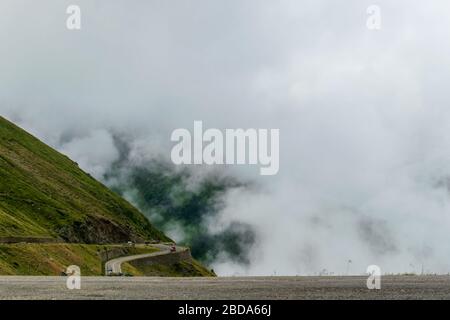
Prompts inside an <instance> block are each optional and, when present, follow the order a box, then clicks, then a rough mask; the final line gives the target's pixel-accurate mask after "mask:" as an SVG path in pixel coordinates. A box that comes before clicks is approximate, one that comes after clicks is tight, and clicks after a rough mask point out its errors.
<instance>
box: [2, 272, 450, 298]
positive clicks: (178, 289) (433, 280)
mask: <svg viewBox="0 0 450 320" xmlns="http://www.w3.org/2000/svg"><path fill="white" fill-rule="evenodd" d="M0 299H223V300H227V299H450V276H384V277H383V278H382V280H381V290H368V289H367V287H366V277H248V278H244V277H230V278H227V277H220V278H155V277H130V278H129V277H82V278H81V289H80V290H76V289H74V290H69V289H67V287H66V277H23V276H22V277H21V276H3V277H0Z"/></svg>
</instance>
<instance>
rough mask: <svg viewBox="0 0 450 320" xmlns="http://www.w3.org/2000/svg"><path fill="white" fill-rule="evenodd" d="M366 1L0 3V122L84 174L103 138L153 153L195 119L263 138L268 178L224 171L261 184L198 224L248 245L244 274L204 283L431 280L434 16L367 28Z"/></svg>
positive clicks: (439, 203)
mask: <svg viewBox="0 0 450 320" xmlns="http://www.w3.org/2000/svg"><path fill="white" fill-rule="evenodd" d="M70 4H77V5H79V6H80V7H81V12H82V29H81V30H79V31H69V30H67V29H66V18H67V16H68V15H67V14H66V13H65V11H66V8H67V6H68V5H70ZM344 4H345V5H344ZM372 4H373V3H372V2H371V1H362V0H348V1H333V0H314V1H306V0H292V1H289V0H281V1H269V0H227V1H210V0H195V1H194V0H192V1H189V0H183V1H181V0H180V1H177V0H172V1H166V0H158V1H156V0H155V1H154V0H150V1H138V0H133V1H118V0H114V1H106V0H94V1H92V0H90V1H75V0H72V1H61V0H53V1H49V0H40V1H33V0H28V1H24V0H2V1H1V2H0V114H2V115H4V116H6V117H7V118H9V119H11V120H13V121H15V122H17V123H18V124H20V125H22V126H23V127H25V128H26V129H28V130H30V131H31V132H32V133H34V134H36V135H37V136H38V137H40V138H41V139H43V140H44V141H45V142H47V143H49V144H50V145H52V146H54V147H56V148H58V149H59V150H61V151H63V152H64V153H66V154H68V155H69V156H71V157H72V158H74V159H75V160H76V161H78V162H79V163H80V165H81V166H82V167H83V168H84V169H85V170H87V171H89V172H91V173H92V174H94V175H95V176H97V177H99V178H101V176H102V174H103V173H104V172H105V170H107V169H108V168H109V166H110V164H111V163H112V162H113V161H114V160H116V159H117V157H118V152H117V150H116V149H115V147H114V144H113V142H112V136H111V132H120V133H123V134H126V135H127V136H131V137H132V139H133V141H134V142H135V145H136V146H139V153H140V156H142V157H144V158H152V157H155V156H160V155H162V156H163V157H169V155H170V147H171V142H170V133H171V132H172V130H174V129H176V128H182V127H184V128H189V129H191V128H192V126H193V121H194V120H203V122H204V126H205V127H214V128H222V129H224V128H239V127H243V128H279V129H280V138H281V141H280V143H281V149H280V163H281V164H280V171H279V174H278V175H277V176H270V177H260V176H259V175H258V173H259V171H258V168H256V167H243V168H227V169H226V170H228V171H227V172H228V174H230V175H234V176H238V177H241V178H245V179H248V180H252V181H254V182H255V183H256V184H258V185H259V186H260V188H257V191H256V190H242V191H240V192H232V193H229V194H228V195H227V199H226V201H227V206H226V207H225V209H224V210H223V212H222V213H221V218H220V219H219V220H217V221H211V222H209V223H210V224H211V226H210V228H211V229H212V230H214V228H220V227H221V226H223V225H226V224H227V223H228V222H229V221H231V220H232V219H238V220H240V221H243V222H246V223H250V224H251V225H253V226H254V227H255V228H256V230H257V231H258V234H259V239H260V240H259V243H258V245H257V247H256V248H255V249H254V250H253V252H252V257H251V258H252V263H251V265H250V266H247V267H243V266H239V265H233V264H231V263H230V262H229V261H227V259H226V257H224V258H223V259H222V260H218V261H217V262H216V264H215V266H214V267H215V270H216V271H218V272H219V273H220V274H272V273H274V272H276V273H277V274H300V273H303V274H311V273H315V272H319V271H321V270H323V269H327V270H328V271H329V272H335V273H344V272H346V269H347V263H348V260H349V259H351V260H352V264H351V266H350V272H352V273H364V272H365V271H366V267H367V266H368V265H369V264H377V265H379V266H380V267H381V269H382V271H383V272H411V271H416V272H420V269H421V265H422V264H424V268H425V269H426V270H429V271H433V272H445V273H447V272H450V256H449V255H448V253H449V250H450V233H449V231H448V230H449V228H450V204H449V197H448V193H449V192H448V189H447V186H448V181H449V180H448V179H449V178H450V91H449V89H448V84H449V83H450V59H449V57H450V41H449V39H450V19H449V18H450V3H449V2H448V1H445V0H442V1H439V0H435V1H429V2H426V1H419V0H414V1H411V0H408V1H406V0H404V1H400V0H397V1H392V0H379V1H377V3H376V4H377V5H379V6H380V8H381V18H382V24H381V30H378V31H373V30H369V29H367V27H366V20H367V17H368V16H367V14H366V9H367V7H368V6H369V5H372ZM199 170H201V169H199ZM419 266H420V267H419Z"/></svg>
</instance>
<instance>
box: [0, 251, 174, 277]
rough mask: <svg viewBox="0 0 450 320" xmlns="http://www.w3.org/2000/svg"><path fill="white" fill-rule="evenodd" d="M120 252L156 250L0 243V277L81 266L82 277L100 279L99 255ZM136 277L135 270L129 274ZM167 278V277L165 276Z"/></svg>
mask: <svg viewBox="0 0 450 320" xmlns="http://www.w3.org/2000/svg"><path fill="white" fill-rule="evenodd" d="M106 250H107V251H108V252H110V258H113V256H112V252H113V251H114V250H120V252H119V254H117V252H116V254H115V255H114V257H118V256H126V255H135V254H143V253H151V252H155V251H158V249H156V248H153V247H151V246H148V247H131V246H126V245H96V244H73V243H16V244H0V275H46V276H58V275H60V274H61V272H62V271H65V270H66V269H67V267H68V266H70V265H77V266H78V267H80V270H81V274H82V275H85V276H101V275H103V272H104V263H105V259H102V257H101V253H103V254H104V252H105V251H106ZM129 274H131V275H139V273H138V271H135V272H133V271H132V270H131V272H129ZM167 275H169V274H167Z"/></svg>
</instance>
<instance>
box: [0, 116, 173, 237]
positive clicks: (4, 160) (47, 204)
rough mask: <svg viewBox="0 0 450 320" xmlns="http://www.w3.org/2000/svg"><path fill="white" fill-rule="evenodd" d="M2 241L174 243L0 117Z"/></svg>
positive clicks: (63, 158)
mask: <svg viewBox="0 0 450 320" xmlns="http://www.w3.org/2000/svg"><path fill="white" fill-rule="evenodd" d="M2 237H4V238H10V237H34V238H56V239H59V240H61V241H64V242H72V243H97V244H99V243H118V242H124V241H128V240H132V241H143V240H150V239H156V240H163V241H167V240H170V239H168V238H167V237H166V236H165V235H164V234H163V233H161V232H160V231H158V230H157V229H155V228H154V227H153V226H152V225H151V224H150V222H149V221H148V219H147V218H146V217H144V216H143V215H142V214H141V213H140V212H139V211H138V210H137V209H135V208H134V207H133V206H132V205H130V204H129V203H128V202H127V201H125V200H124V199H123V198H121V197H120V196H119V195H117V194H116V193H114V192H112V191H110V190H109V189H108V188H106V187H105V186H104V185H102V184H101V183H100V182H98V181H96V180H95V179H93V178H92V177H91V176H90V175H88V174H87V173H85V172H83V171H82V170H81V169H80V168H79V167H78V165H77V164H76V163H75V162H73V161H72V160H70V159H69V158H68V157H66V156H64V155H63V154H61V153H59V152H57V151H55V150H54V149H52V148H50V147H49V146H47V145H45V144H44V143H42V142H40V141H39V140H38V139H36V138H35V137H33V136H32V135H30V134H28V133H27V132H25V131H24V130H22V129H20V128H19V127H17V126H16V125H14V124H12V123H11V122H9V121H7V120H6V119H4V118H2V117H0V238H2ZM0 242H1V241H0Z"/></svg>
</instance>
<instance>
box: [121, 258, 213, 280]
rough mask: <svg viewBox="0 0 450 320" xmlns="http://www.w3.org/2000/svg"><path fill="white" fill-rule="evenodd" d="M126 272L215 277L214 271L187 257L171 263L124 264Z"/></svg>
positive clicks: (132, 273) (123, 269)
mask: <svg viewBox="0 0 450 320" xmlns="http://www.w3.org/2000/svg"><path fill="white" fill-rule="evenodd" d="M122 271H123V273H125V274H131V275H137V276H153V277H215V276H216V275H215V274H214V272H212V271H210V270H208V269H206V268H205V267H204V266H203V265H202V264H200V263H199V262H198V261H196V260H195V259H192V258H191V259H186V260H183V261H179V262H176V263H171V264H162V263H157V264H152V265H142V264H137V263H133V262H132V261H131V262H127V263H123V264H122Z"/></svg>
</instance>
